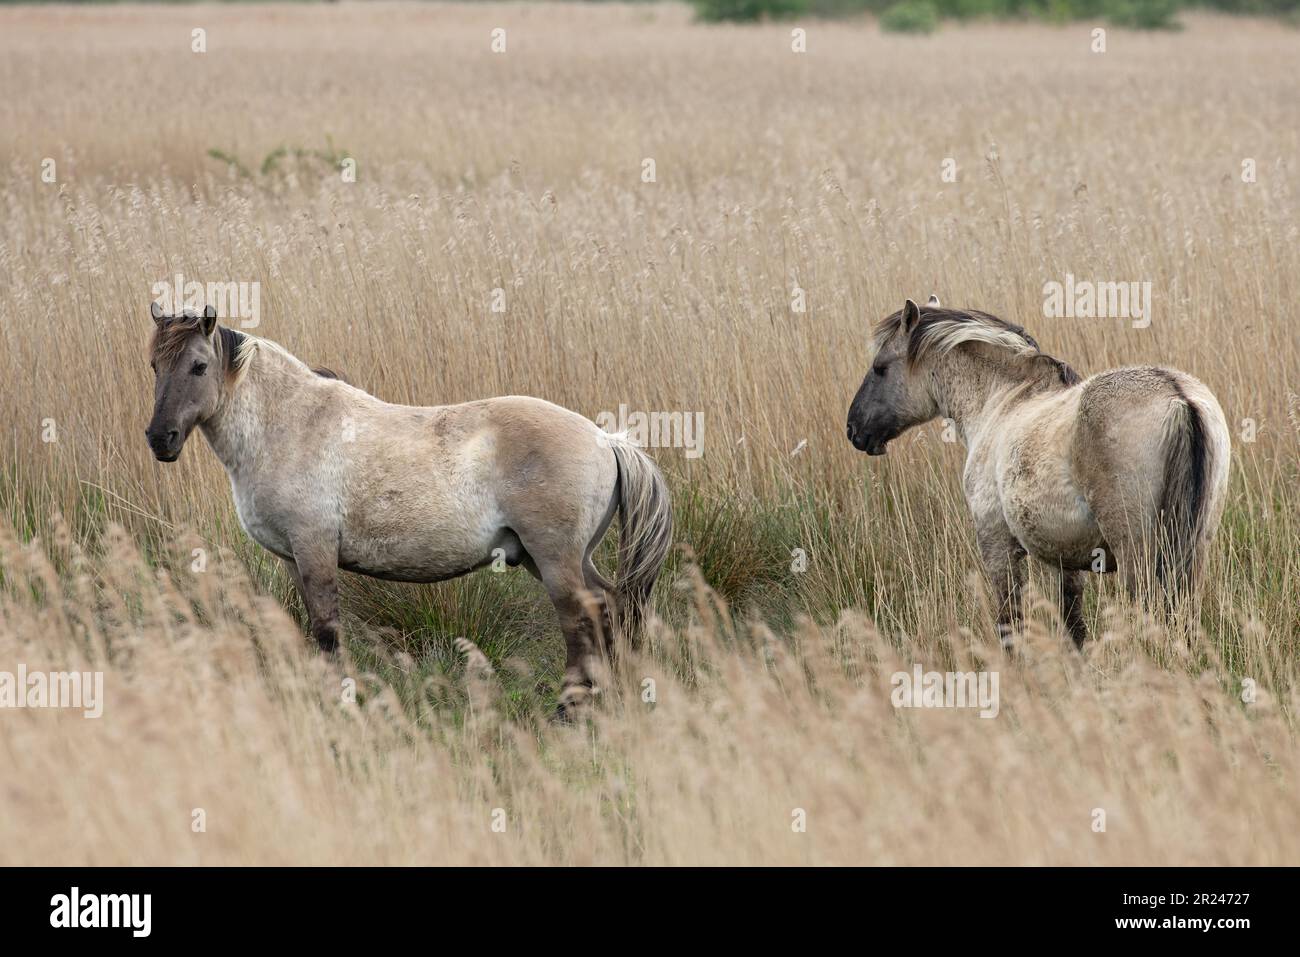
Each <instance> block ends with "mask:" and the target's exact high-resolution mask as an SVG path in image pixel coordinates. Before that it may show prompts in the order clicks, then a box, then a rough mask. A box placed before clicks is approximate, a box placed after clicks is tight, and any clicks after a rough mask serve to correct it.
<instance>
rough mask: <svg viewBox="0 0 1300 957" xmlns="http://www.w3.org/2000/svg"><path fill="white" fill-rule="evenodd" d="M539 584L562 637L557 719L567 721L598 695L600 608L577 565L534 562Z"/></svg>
mask: <svg viewBox="0 0 1300 957" xmlns="http://www.w3.org/2000/svg"><path fill="white" fill-rule="evenodd" d="M538 568H539V570H540V571H541V575H542V583H543V584H544V585H545V586H546V593H547V594H548V595H549V596H550V598H551V603H552V604H553V605H554V606H555V612H556V614H557V615H558V616H559V618H560V630H561V631H562V632H563V633H564V646H565V661H564V680H563V683H562V684H561V687H560V704H559V709H558V716H559V717H561V718H568V717H571V716H572V715H573V714H574V713H576V712H578V711H580V710H581V709H582V708H583V706H584V705H586V704H587V703H588V702H589V701H590V700H591V699H592V697H593V696H594V695H595V694H597V693H598V691H599V689H598V688H597V686H596V678H597V675H598V673H599V671H600V659H601V655H602V652H603V651H604V647H605V639H604V637H603V634H602V632H603V630H604V629H603V622H602V620H601V617H602V616H601V614H600V605H599V604H598V602H597V601H596V599H595V596H594V595H593V593H592V591H591V590H589V589H588V587H587V584H586V581H585V579H584V576H583V574H582V566H581V563H580V561H575V562H573V563H572V567H571V568H570V567H569V566H568V565H567V563H566V564H564V565H560V566H558V567H557V565H555V564H547V562H545V561H544V560H542V561H538Z"/></svg>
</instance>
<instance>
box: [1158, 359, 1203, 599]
mask: <svg viewBox="0 0 1300 957" xmlns="http://www.w3.org/2000/svg"><path fill="white" fill-rule="evenodd" d="M1174 388H1175V389H1176V390H1177V392H1178V399H1177V400H1176V401H1175V403H1174V408H1173V409H1172V410H1171V412H1170V416H1169V418H1168V419H1167V420H1166V422H1165V442H1164V447H1165V481H1164V490H1163V492H1162V493H1161V496H1160V514H1159V517H1158V519H1157V521H1158V523H1159V527H1158V530H1157V531H1158V533H1159V539H1158V541H1157V543H1156V578H1157V579H1158V580H1159V582H1160V585H1161V587H1162V588H1163V589H1164V591H1165V594H1167V595H1169V596H1171V597H1173V596H1174V595H1177V594H1180V593H1184V592H1190V591H1191V587H1192V585H1193V583H1194V582H1195V581H1196V576H1197V573H1198V572H1199V566H1200V560H1201V538H1202V532H1203V530H1204V527H1205V510H1206V506H1207V504H1208V500H1207V494H1206V493H1207V488H1206V485H1207V483H1208V482H1209V471H1210V461H1209V458H1210V448H1209V444H1208V442H1207V441H1206V435H1205V423H1204V421H1203V420H1202V418H1201V412H1200V410H1199V409H1198V408H1197V407H1196V405H1195V403H1193V402H1191V401H1190V400H1188V398H1187V396H1186V395H1185V394H1184V393H1183V391H1182V389H1181V388H1179V387H1178V385H1177V383H1175V384H1174Z"/></svg>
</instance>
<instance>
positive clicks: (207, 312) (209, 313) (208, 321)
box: [203, 306, 217, 336]
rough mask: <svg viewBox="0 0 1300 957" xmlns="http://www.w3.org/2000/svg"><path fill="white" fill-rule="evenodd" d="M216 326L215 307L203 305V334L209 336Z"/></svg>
mask: <svg viewBox="0 0 1300 957" xmlns="http://www.w3.org/2000/svg"><path fill="white" fill-rule="evenodd" d="M216 328H217V307H216V306H204V307H203V334H204V335H205V336H210V335H212V331H213V330H214V329H216Z"/></svg>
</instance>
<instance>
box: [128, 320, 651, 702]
mask: <svg viewBox="0 0 1300 957" xmlns="http://www.w3.org/2000/svg"><path fill="white" fill-rule="evenodd" d="M152 311H153V317H154V322H155V328H154V335H153V340H152V343H151V346H150V353H151V365H152V366H153V368H154V373H155V383H154V412H153V419H152V421H151V422H150V423H149V427H148V429H147V430H146V431H145V435H146V437H147V438H148V440H149V446H150V448H151V449H152V450H153V453H154V456H155V457H156V458H157V459H158V460H159V461H162V462H174V461H176V459H177V458H178V457H179V456H180V453H181V449H182V447H183V446H184V444H185V440H186V439H187V438H188V436H189V434H190V432H191V430H192V429H193V428H194V427H195V426H198V427H199V429H200V430H201V431H202V432H203V434H204V436H205V437H206V438H207V440H208V443H209V444H210V445H211V446H212V450H213V451H214V452H215V453H216V455H217V458H218V459H220V460H221V464H222V465H224V466H225V468H226V472H227V474H228V475H229V476H230V484H231V488H232V490H233V493H234V500H235V509H236V511H237V512H238V514H239V520H240V523H241V524H242V525H243V527H244V529H245V530H246V531H247V532H248V534H249V535H250V536H251V537H252V538H253V540H254V541H256V542H257V543H258V544H260V545H261V546H262V547H264V548H266V549H267V550H269V551H271V552H273V553H275V554H276V555H278V556H280V558H282V559H284V560H285V561H286V562H287V563H288V566H289V569H290V572H291V574H292V575H293V577H294V580H295V582H296V583H297V586H298V589H299V591H300V593H301V594H302V598H303V603H304V604H305V605H306V607H307V613H308V617H309V619H310V623H311V633H312V636H313V638H315V640H316V642H317V643H318V644H319V645H320V647H321V648H322V649H324V650H327V651H334V650H335V649H336V647H337V645H338V641H339V638H340V635H341V629H340V627H339V612H338V584H337V579H338V570H339V569H340V568H342V569H345V570H347V571H352V572H359V573H361V574H363V575H369V576H371V577H374V578H383V579H388V580H391V581H407V582H436V581H444V580H446V579H450V578H455V577H457V576H459V575H463V574H466V573H467V572H470V571H473V570H475V569H477V568H481V567H482V566H484V565H486V564H488V563H490V562H492V561H494V559H497V558H503V559H504V561H505V562H506V564H507V565H511V566H514V565H523V566H524V567H525V568H526V569H528V571H530V572H531V573H532V574H533V575H534V576H535V577H536V578H538V579H539V580H540V581H541V582H542V584H543V585H544V586H545V588H546V591H547V594H548V595H549V596H550V599H551V601H552V603H554V605H555V609H556V612H557V613H558V615H559V619H560V626H561V629H562V630H563V632H564V639H565V644H566V646H567V657H566V664H565V674H564V686H563V689H562V693H561V696H560V711H561V713H562V714H563V713H565V712H566V710H572V709H573V708H576V707H578V706H580V705H581V704H582V703H583V702H584V701H585V700H587V699H588V698H589V697H590V695H591V692H592V689H593V682H594V680H595V678H596V673H597V672H596V663H597V661H598V660H599V657H600V656H601V655H602V654H606V655H607V654H610V653H612V651H613V647H612V638H613V635H612V630H613V624H614V621H615V619H616V618H617V619H618V620H619V621H620V623H621V624H622V625H623V626H624V628H625V630H626V631H627V633H628V634H629V635H630V634H631V633H633V632H634V631H635V630H636V628H637V626H638V625H639V623H640V619H641V616H642V614H643V611H644V609H645V606H646V604H647V602H648V600H649V597H650V590H651V588H652V587H653V586H654V583H655V579H656V578H657V577H658V575H659V571H660V568H661V567H662V565H663V562H664V559H665V558H666V556H667V553H668V549H669V546H670V544H671V537H672V511H671V507H670V505H669V497H668V488H667V485H666V483H665V482H664V479H663V476H662V475H661V474H660V472H659V470H658V469H657V468H656V467H655V465H654V463H653V462H652V461H651V460H650V458H649V457H648V456H647V455H646V454H645V453H644V452H642V451H641V449H640V448H638V447H637V446H636V445H634V444H633V443H632V442H631V441H630V440H628V439H627V438H626V437H623V436H618V435H610V434H609V433H606V432H604V431H602V430H601V429H599V428H598V427H597V426H596V425H595V424H594V423H593V422H590V421H589V420H587V419H585V418H583V417H582V416H580V415H578V414H577V413H575V412H570V411H568V410H567V409H563V408H560V407H559V406H557V405H552V404H551V403H549V402H545V401H543V400H541V399H535V398H529V397H525V396H506V397H502V398H495V399H485V400H482V401H477V402H467V403H465V404H463V405H449V406H433V407H425V408H420V407H413V406H402V405H391V404H389V403H387V402H383V401H381V400H380V399H377V398H375V397H374V396H372V395H370V394H369V393H367V392H364V391H362V390H361V389H358V388H354V387H353V386H351V385H349V384H347V383H346V382H344V381H343V380H342V379H340V378H338V377H337V376H336V375H334V374H333V373H329V372H328V370H312V369H310V368H309V367H308V366H306V365H305V364H304V363H302V362H301V361H299V360H298V359H297V358H295V357H294V356H292V355H291V354H290V353H289V352H288V351H286V350H285V349H284V348H283V347H281V346H279V345H277V344H275V343H273V342H271V341H269V340H267V339H261V338H257V337H254V336H251V335H248V334H246V333H242V332H237V331H235V330H233V329H228V328H226V327H224V326H219V325H218V324H217V320H216V310H214V309H213V308H212V307H211V306H209V307H207V308H206V309H205V310H204V313H203V315H201V316H198V315H195V314H194V313H193V312H187V313H186V314H184V315H182V316H166V315H163V314H162V310H161V308H160V307H159V306H158V304H157V303H155V304H154V305H153V310H152ZM615 511H617V512H618V513H619V517H620V522H621V533H620V543H619V561H618V565H619V568H618V576H617V586H615V585H614V584H613V583H611V582H610V581H609V580H607V579H606V578H605V577H604V576H603V575H602V574H601V573H600V572H599V571H598V570H597V569H596V566H595V565H594V564H593V562H592V552H593V551H594V550H595V548H596V546H597V545H598V544H599V543H600V541H601V539H602V538H603V537H604V535H605V532H606V530H607V529H608V528H609V525H610V523H611V521H612V519H613V516H614V513H615Z"/></svg>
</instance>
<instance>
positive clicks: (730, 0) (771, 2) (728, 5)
mask: <svg viewBox="0 0 1300 957" xmlns="http://www.w3.org/2000/svg"><path fill="white" fill-rule="evenodd" d="M691 5H692V6H693V7H695V15H696V16H697V17H699V18H700V19H701V20H708V21H711V22H712V21H719V20H742V21H743V20H762V19H765V18H770V19H778V18H780V17H792V16H794V15H795V14H799V13H804V12H806V11H807V9H808V0H691Z"/></svg>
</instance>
